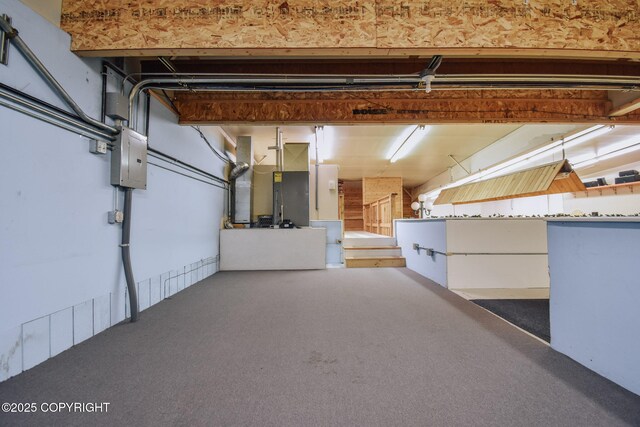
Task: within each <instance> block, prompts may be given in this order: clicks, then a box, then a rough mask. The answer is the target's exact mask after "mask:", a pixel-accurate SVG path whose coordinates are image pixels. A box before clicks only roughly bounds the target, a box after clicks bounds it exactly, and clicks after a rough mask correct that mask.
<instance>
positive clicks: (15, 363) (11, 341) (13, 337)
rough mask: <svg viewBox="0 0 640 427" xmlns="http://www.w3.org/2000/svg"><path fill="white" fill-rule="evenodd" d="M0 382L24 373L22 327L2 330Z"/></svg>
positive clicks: (0, 336) (0, 341)
mask: <svg viewBox="0 0 640 427" xmlns="http://www.w3.org/2000/svg"><path fill="white" fill-rule="evenodd" d="M0 350H1V351H2V353H0V381H4V380H6V379H7V378H10V377H12V376H14V375H17V374H19V373H20V372H22V326H15V327H12V328H9V329H0Z"/></svg>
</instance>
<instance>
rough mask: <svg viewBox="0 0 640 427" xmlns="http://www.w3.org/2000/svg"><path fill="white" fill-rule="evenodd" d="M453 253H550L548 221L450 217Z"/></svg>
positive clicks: (448, 233) (449, 238) (448, 221)
mask: <svg viewBox="0 0 640 427" xmlns="http://www.w3.org/2000/svg"><path fill="white" fill-rule="evenodd" d="M447 252H450V253H470V254H473V253H545V254H546V253H547V225H546V222H545V221H544V220H541V219H540V220H538V219H509V218H503V219H457V220H447Z"/></svg>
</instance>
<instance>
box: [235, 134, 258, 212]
mask: <svg viewBox="0 0 640 427" xmlns="http://www.w3.org/2000/svg"><path fill="white" fill-rule="evenodd" d="M236 161H237V162H238V163H240V162H244V163H247V164H248V165H249V170H247V171H246V172H245V173H244V174H242V175H240V176H239V177H238V178H236V179H235V180H234V181H233V193H232V195H233V202H232V203H233V209H232V210H231V222H233V223H235V224H251V215H252V213H253V204H252V201H251V189H252V187H253V166H251V165H252V164H253V145H252V143H251V137H250V136H239V137H238V138H236Z"/></svg>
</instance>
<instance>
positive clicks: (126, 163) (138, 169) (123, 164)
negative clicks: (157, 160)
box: [111, 127, 147, 190]
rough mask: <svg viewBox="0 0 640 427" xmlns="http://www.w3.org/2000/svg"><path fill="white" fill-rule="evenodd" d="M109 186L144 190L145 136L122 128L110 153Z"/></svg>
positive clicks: (145, 178)
mask: <svg viewBox="0 0 640 427" xmlns="http://www.w3.org/2000/svg"><path fill="white" fill-rule="evenodd" d="M111 185H118V186H120V187H127V188H138V189H142V190H146V188H147V137H146V136H144V135H141V134H139V133H138V132H135V131H134V130H132V129H129V128H127V127H122V131H121V132H120V135H119V137H118V139H117V140H116V141H115V142H114V148H113V151H112V152H111Z"/></svg>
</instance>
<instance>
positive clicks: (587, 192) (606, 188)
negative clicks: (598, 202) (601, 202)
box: [585, 181, 640, 195]
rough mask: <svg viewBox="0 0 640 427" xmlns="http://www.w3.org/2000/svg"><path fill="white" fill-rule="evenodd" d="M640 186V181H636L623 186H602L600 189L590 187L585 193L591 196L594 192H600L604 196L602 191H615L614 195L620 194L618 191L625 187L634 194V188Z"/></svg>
mask: <svg viewBox="0 0 640 427" xmlns="http://www.w3.org/2000/svg"><path fill="white" fill-rule="evenodd" d="M638 185H640V181H636V182H625V183H622V184H611V185H602V186H600V187H589V188H587V190H586V191H585V193H586V194H587V195H589V193H593V192H598V193H600V194H601V195H602V191H603V190H613V192H614V193H616V194H617V193H618V189H619V188H624V187H628V188H629V190H631V192H632V193H633V188H634V187H636V186H638Z"/></svg>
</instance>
